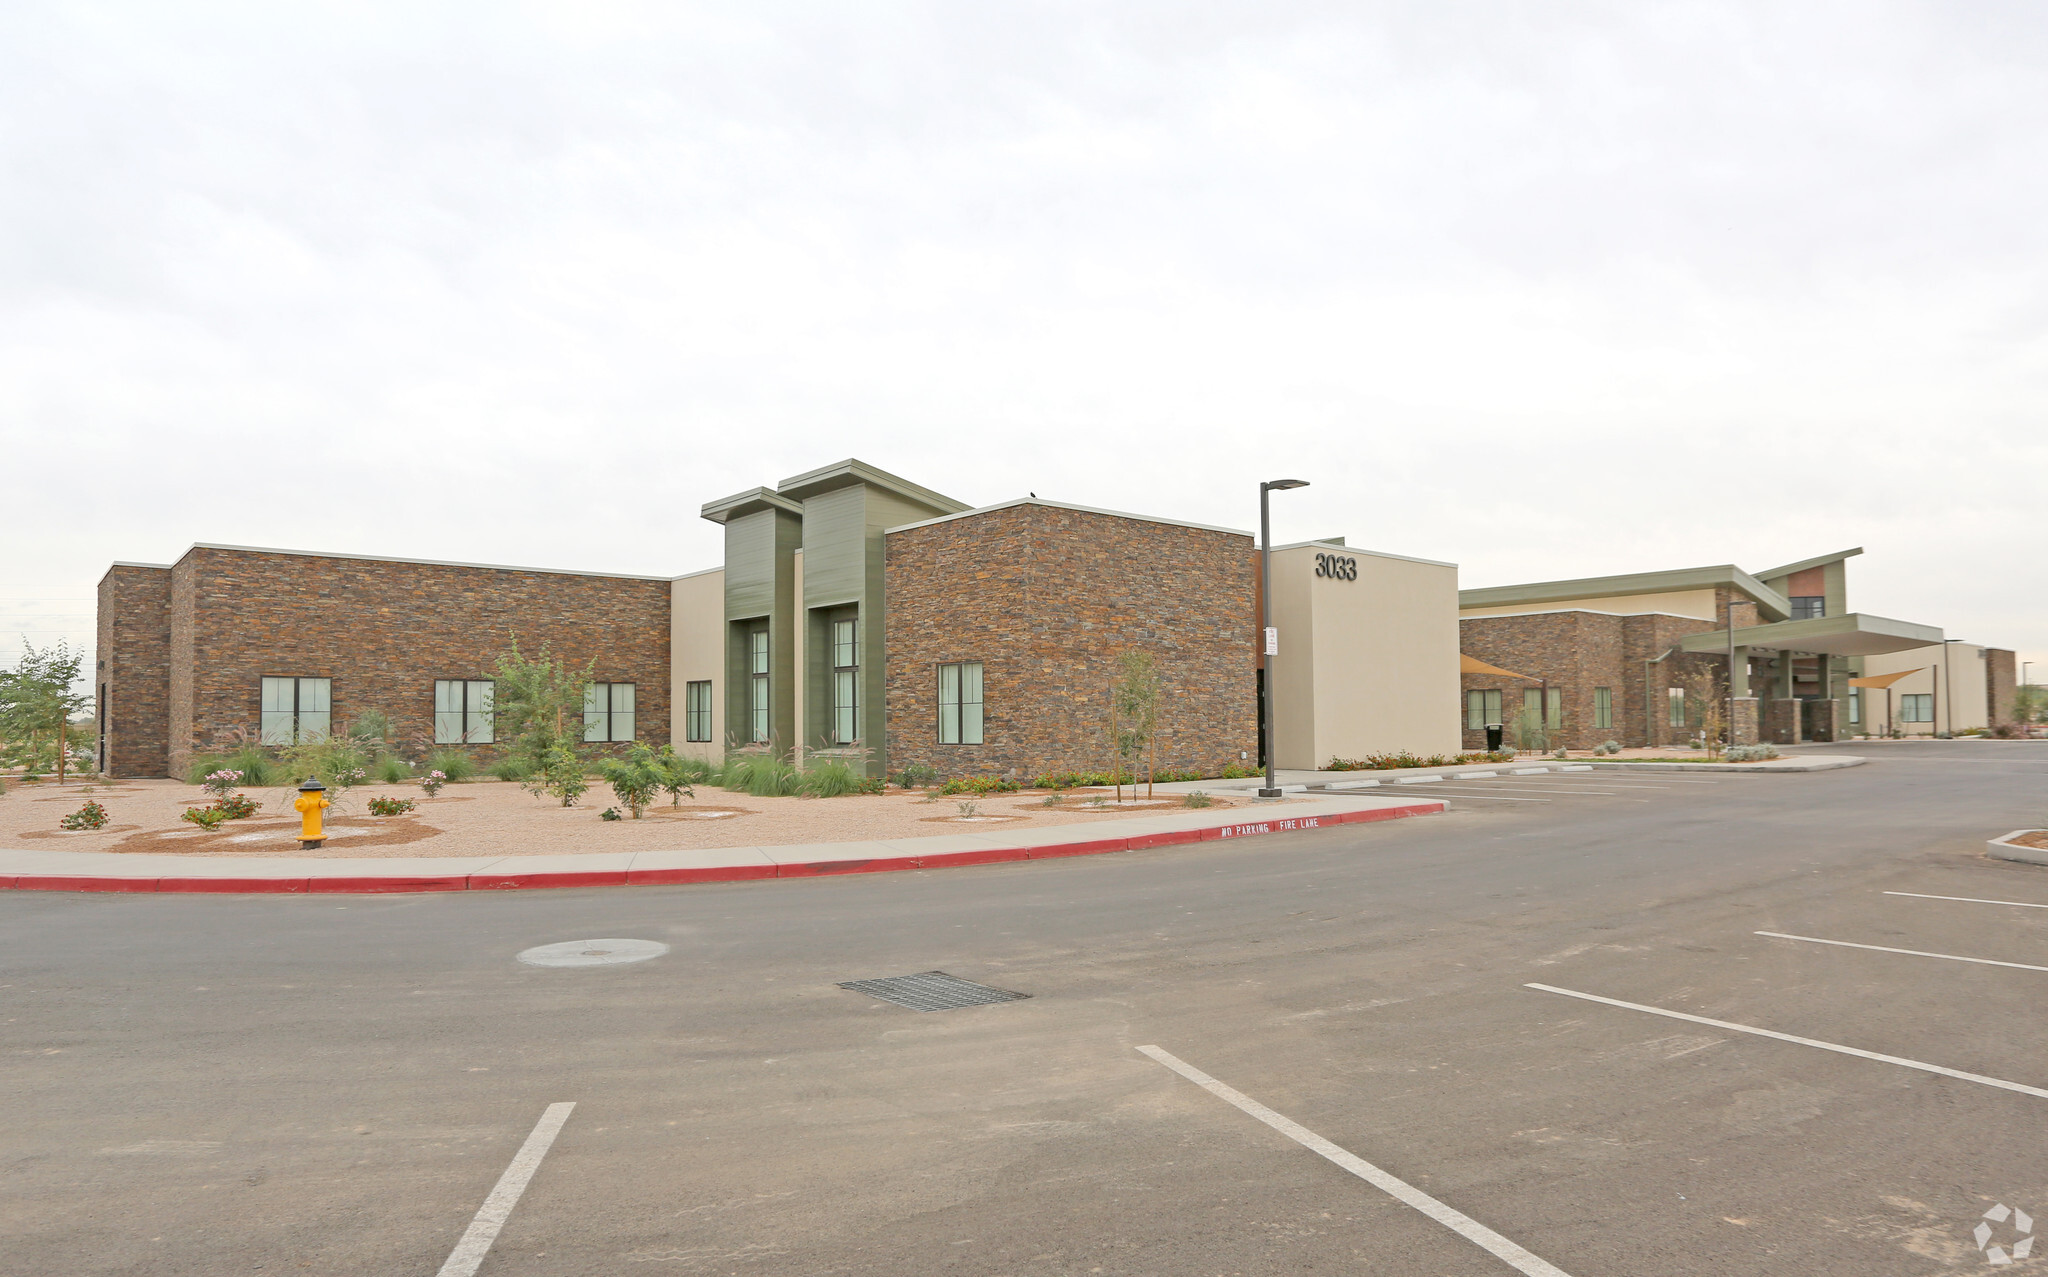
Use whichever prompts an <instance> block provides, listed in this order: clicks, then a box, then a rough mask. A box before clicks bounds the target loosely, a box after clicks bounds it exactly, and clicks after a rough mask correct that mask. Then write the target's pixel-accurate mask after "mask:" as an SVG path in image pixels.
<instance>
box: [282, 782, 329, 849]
mask: <svg viewBox="0 0 2048 1277" xmlns="http://www.w3.org/2000/svg"><path fill="white" fill-rule="evenodd" d="M292 806H293V807H296V808H298V812H299V847H300V849H302V850H304V851H311V850H313V849H314V848H315V847H318V846H319V845H320V844H321V843H322V842H324V841H325V840H326V835H325V834H324V833H322V832H321V829H320V813H321V812H323V811H326V810H327V809H328V808H329V807H331V806H333V804H332V803H330V802H328V801H327V786H325V785H323V784H321V783H320V781H319V780H318V778H316V777H312V776H308V777H307V778H306V780H305V783H304V784H301V785H300V786H299V796H298V798H297V799H295V800H294V801H293V802H292Z"/></svg>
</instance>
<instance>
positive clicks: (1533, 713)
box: [1522, 687, 1543, 723]
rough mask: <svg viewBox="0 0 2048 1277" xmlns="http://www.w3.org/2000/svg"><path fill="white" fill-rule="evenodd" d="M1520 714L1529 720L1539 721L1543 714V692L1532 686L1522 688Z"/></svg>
mask: <svg viewBox="0 0 2048 1277" xmlns="http://www.w3.org/2000/svg"><path fill="white" fill-rule="evenodd" d="M1522 714H1523V715H1524V717H1525V719H1526V720H1527V721H1529V722H1532V723H1534V722H1541V721H1542V714H1543V693H1542V691H1541V690H1540V689H1538V688H1534V687H1525V688H1523V689H1522Z"/></svg>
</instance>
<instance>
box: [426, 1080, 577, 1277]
mask: <svg viewBox="0 0 2048 1277" xmlns="http://www.w3.org/2000/svg"><path fill="white" fill-rule="evenodd" d="M575 1107H576V1106H575V1104H573V1103H570V1104H550V1105H548V1107H547V1111H546V1112H545V1113H542V1114H541V1115H540V1121H539V1123H538V1124H536V1125H535V1126H534V1128H533V1134H531V1135H529V1136H527V1137H526V1143H524V1144H521V1145H520V1146H519V1151H518V1152H517V1153H515V1154H513V1157H512V1164H511V1165H510V1166H507V1167H506V1168H505V1173H504V1174H503V1175H500V1176H499V1177H498V1186H497V1187H496V1188H494V1189H492V1190H491V1195H490V1196H489V1197H486V1198H484V1204H483V1207H482V1208H481V1209H480V1210H478V1211H477V1213H476V1218H475V1219H473V1220H471V1221H469V1229H468V1231H466V1232H464V1233H463V1234H462V1240H461V1241H459V1242H456V1243H455V1250H454V1251H453V1252H452V1253H451V1254H450V1255H449V1256H448V1262H447V1263H445V1264H443V1265H441V1271H440V1273H439V1275H438V1277H474V1274H475V1273H476V1270H477V1267H478V1265H480V1264H482V1263H483V1262H484V1256H485V1255H486V1254H488V1253H490V1249H491V1243H492V1242H494V1241H496V1240H498V1230H499V1229H501V1228H503V1227H504V1226H505V1221H506V1220H507V1219H510V1218H511V1217H512V1208H513V1207H514V1206H517V1205H518V1204H519V1195H520V1194H521V1193H524V1192H525V1191H526V1182H527V1181H528V1180H530V1179H532V1178H533V1173H534V1172H535V1171H537V1170H539V1169H540V1159H541V1158H543V1157H546V1156H547V1155H548V1148H549V1146H550V1145H552V1144H553V1143H554V1142H555V1136H557V1135H559V1134H561V1133H562V1124H563V1123H564V1122H567V1121H568V1120H569V1114H570V1112H571V1111H572V1110H573V1109H575Z"/></svg>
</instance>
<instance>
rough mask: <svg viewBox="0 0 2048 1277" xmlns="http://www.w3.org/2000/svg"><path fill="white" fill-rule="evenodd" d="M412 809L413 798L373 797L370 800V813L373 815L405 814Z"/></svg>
mask: <svg viewBox="0 0 2048 1277" xmlns="http://www.w3.org/2000/svg"><path fill="white" fill-rule="evenodd" d="M411 810H412V799H410V798H372V799H371V800H370V814H371V815H372V816H403V815H404V814H405V813H407V812H409V811H411Z"/></svg>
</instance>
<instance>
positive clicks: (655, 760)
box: [597, 745, 694, 820]
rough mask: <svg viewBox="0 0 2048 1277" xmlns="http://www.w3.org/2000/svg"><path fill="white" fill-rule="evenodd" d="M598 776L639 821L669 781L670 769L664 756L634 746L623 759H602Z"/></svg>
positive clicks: (599, 761) (643, 747)
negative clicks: (663, 758) (663, 761)
mask: <svg viewBox="0 0 2048 1277" xmlns="http://www.w3.org/2000/svg"><path fill="white" fill-rule="evenodd" d="M597 774H598V775H600V776H602V777H604V779H605V781H606V782H607V783H608V784H610V785H611V787H612V793H613V795H614V796H616V797H617V798H618V800H619V801H620V802H622V803H624V804H625V805H626V809H627V810H628V811H630V812H632V813H633V819H635V820H638V819H640V814H641V813H642V812H644V811H646V810H647V808H648V806H649V805H650V804H652V803H653V802H654V796H655V795H656V794H658V793H660V792H661V791H662V789H663V788H664V786H665V784H666V782H667V780H668V768H667V767H665V766H664V765H663V764H662V761H661V756H660V755H658V754H656V753H655V752H654V751H653V750H652V749H649V748H648V747H647V746H645V745H634V746H633V747H632V748H631V749H629V750H627V751H626V754H625V757H623V758H600V759H599V760H598V762H597ZM692 796H693V797H694V795H692Z"/></svg>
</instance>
